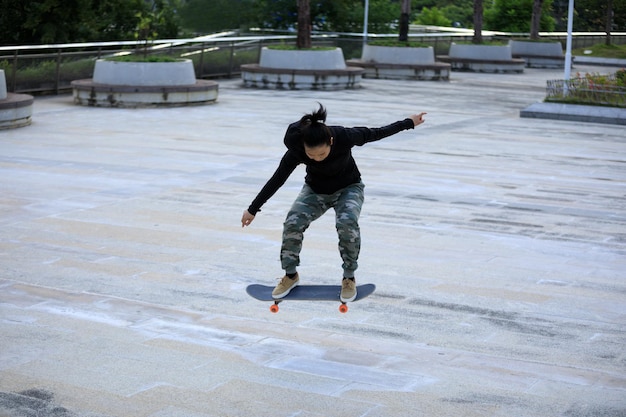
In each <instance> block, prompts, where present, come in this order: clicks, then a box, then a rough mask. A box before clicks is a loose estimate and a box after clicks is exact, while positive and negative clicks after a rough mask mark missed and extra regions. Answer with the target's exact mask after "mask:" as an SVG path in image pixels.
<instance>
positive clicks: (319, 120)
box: [300, 103, 331, 148]
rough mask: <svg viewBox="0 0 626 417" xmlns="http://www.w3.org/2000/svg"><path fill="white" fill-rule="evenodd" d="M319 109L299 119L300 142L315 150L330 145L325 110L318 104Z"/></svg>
mask: <svg viewBox="0 0 626 417" xmlns="http://www.w3.org/2000/svg"><path fill="white" fill-rule="evenodd" d="M318 104H319V108H318V109H317V110H316V111H314V112H312V113H309V114H305V115H304V116H302V118H301V119H300V133H301V134H302V141H303V142H304V145H305V146H306V147H308V148H316V147H318V146H322V145H330V144H331V133H330V129H329V128H328V126H326V125H325V124H324V122H326V109H325V108H324V106H322V105H321V104H320V103H318Z"/></svg>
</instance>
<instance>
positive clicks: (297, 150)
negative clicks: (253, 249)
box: [241, 104, 426, 302]
mask: <svg viewBox="0 0 626 417" xmlns="http://www.w3.org/2000/svg"><path fill="white" fill-rule="evenodd" d="M425 114H426V113H418V114H414V115H412V116H410V117H408V118H406V119H404V120H401V121H397V122H395V123H392V124H390V125H387V126H383V127H380V128H367V127H353V128H346V127H342V126H327V125H326V124H325V122H326V109H325V108H324V107H323V106H322V105H321V104H320V106H319V109H318V110H317V111H315V112H313V113H310V114H306V115H304V116H303V117H302V118H301V119H300V120H299V121H298V122H295V123H292V124H290V125H289V127H288V128H287V133H286V134H285V139H284V143H285V146H286V147H287V152H285V154H284V155H283V157H282V159H281V161H280V164H279V165H278V168H277V169H276V172H274V175H272V177H271V178H270V179H269V181H268V182H267V183H266V184H265V186H264V187H263V188H262V189H261V191H260V192H259V194H258V195H257V197H256V198H255V199H254V201H253V202H252V204H250V206H249V207H248V209H247V210H245V211H244V212H243V216H242V218H241V226H242V227H244V226H249V225H250V223H252V221H253V220H254V218H255V216H256V214H257V213H258V212H259V211H260V210H261V207H262V206H263V204H265V202H266V201H267V200H269V199H270V197H272V196H273V195H274V193H276V191H278V189H279V188H280V187H281V186H282V185H283V184H284V183H285V181H287V178H289V175H291V173H292V172H293V171H294V170H295V169H296V167H297V166H298V165H299V164H305V165H306V177H305V184H304V186H303V188H302V191H301V192H300V194H299V195H298V197H297V198H296V200H295V202H294V203H293V205H292V206H291V209H290V210H289V213H288V214H287V218H286V219H285V223H284V225H283V241H282V246H281V251H280V260H281V264H282V268H283V269H284V270H285V276H284V277H283V278H282V279H281V280H280V282H279V283H278V285H277V286H276V288H274V291H273V292H272V296H273V297H274V298H282V297H285V296H286V295H287V294H289V291H291V289H292V288H294V287H295V286H296V285H298V283H299V281H300V277H299V276H298V272H297V267H298V265H299V264H300V250H301V249H302V239H303V235H304V231H305V230H306V229H307V228H308V227H309V225H310V224H311V222H313V221H314V220H316V219H318V218H319V217H320V216H321V215H322V214H324V213H325V212H326V211H327V210H328V209H330V208H331V207H332V208H334V209H335V222H336V227H337V234H338V236H339V253H340V255H341V258H342V260H343V265H342V267H343V279H342V284H341V301H343V302H348V301H353V300H354V299H355V298H356V295H357V294H356V282H355V279H354V271H356V269H357V267H358V258H359V251H360V249H361V236H360V229H359V215H360V213H361V206H362V205H363V198H364V197H363V189H364V185H363V183H362V182H361V173H360V172H359V169H358V168H357V165H356V163H355V161H354V158H353V157H352V147H353V146H355V145H356V146H362V145H364V144H365V143H368V142H373V141H377V140H380V139H383V138H385V137H387V136H391V135H394V134H396V133H398V132H400V131H402V130H406V129H413V128H414V127H415V126H418V125H420V124H422V123H424V119H423V116H424V115H425Z"/></svg>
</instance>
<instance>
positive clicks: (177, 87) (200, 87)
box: [72, 59, 218, 107]
mask: <svg viewBox="0 0 626 417" xmlns="http://www.w3.org/2000/svg"><path fill="white" fill-rule="evenodd" d="M72 88H73V93H74V102H75V103H76V104H81V105H88V106H98V107H152V106H165V107H168V106H183V105H194V104H206V103H212V102H215V101H216V100H217V94H218V85H217V83H216V82H215V81H208V80H196V76H195V71H194V67H193V62H192V61H191V60H188V59H185V60H180V61H176V62H122V61H111V60H105V59H99V60H97V61H96V66H95V68H94V75H93V79H88V80H76V81H73V82H72Z"/></svg>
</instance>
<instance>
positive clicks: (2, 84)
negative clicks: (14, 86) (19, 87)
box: [0, 70, 7, 100]
mask: <svg viewBox="0 0 626 417" xmlns="http://www.w3.org/2000/svg"><path fill="white" fill-rule="evenodd" d="M6 98H7V79H6V77H5V76H4V70H0V100H5V99H6Z"/></svg>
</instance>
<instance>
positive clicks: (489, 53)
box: [448, 43, 513, 61]
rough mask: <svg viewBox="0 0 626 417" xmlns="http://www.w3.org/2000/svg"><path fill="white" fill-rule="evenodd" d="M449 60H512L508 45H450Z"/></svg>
mask: <svg viewBox="0 0 626 417" xmlns="http://www.w3.org/2000/svg"><path fill="white" fill-rule="evenodd" d="M448 55H449V56H450V58H455V59H473V60H482V61H508V60H510V59H511V58H513V55H512V54H511V47H510V46H509V45H465V44H457V43H452V45H450V51H449V52H448Z"/></svg>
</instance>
